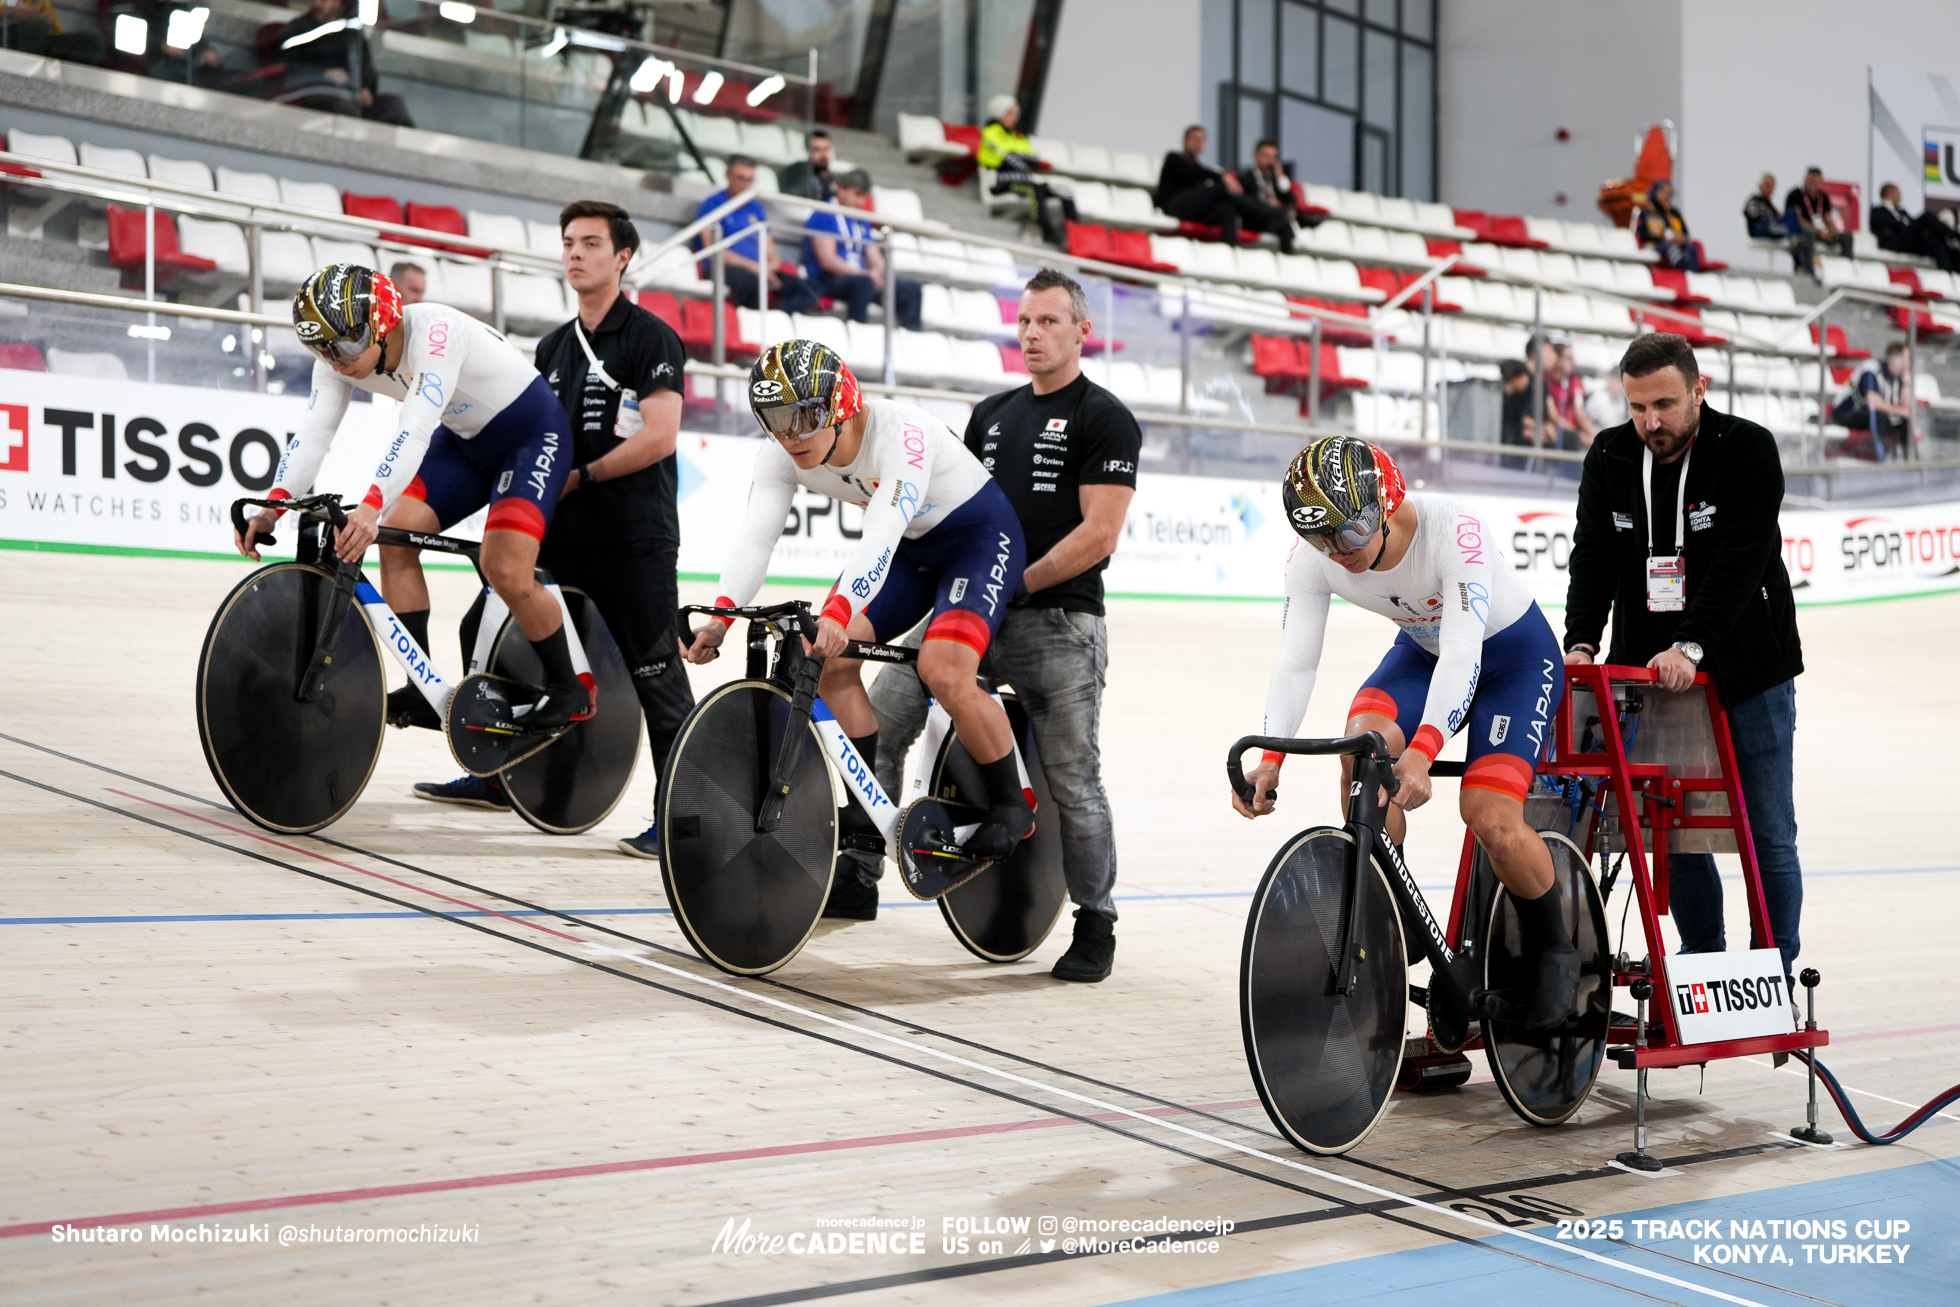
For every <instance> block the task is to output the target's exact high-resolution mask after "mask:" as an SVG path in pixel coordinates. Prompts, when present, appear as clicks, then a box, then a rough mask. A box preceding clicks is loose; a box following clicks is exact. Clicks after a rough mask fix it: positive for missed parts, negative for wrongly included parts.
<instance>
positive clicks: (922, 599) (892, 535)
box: [687, 340, 1033, 857]
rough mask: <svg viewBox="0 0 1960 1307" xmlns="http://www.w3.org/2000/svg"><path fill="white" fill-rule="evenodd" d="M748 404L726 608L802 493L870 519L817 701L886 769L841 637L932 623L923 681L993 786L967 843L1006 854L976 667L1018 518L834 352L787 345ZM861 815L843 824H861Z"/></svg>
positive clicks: (925, 418) (1005, 809) (1001, 764)
mask: <svg viewBox="0 0 1960 1307" xmlns="http://www.w3.org/2000/svg"><path fill="white" fill-rule="evenodd" d="M749 403H750V406H751V407H752V408H753V409H754V410H755V414H756V420H757V421H758V422H760V423H761V424H762V426H763V429H764V430H765V431H767V432H769V433H770V435H771V437H772V439H770V440H769V441H768V442H767V443H766V444H765V445H763V447H762V448H761V449H760V450H759V451H757V454H756V460H755V479H754V482H753V484H752V485H751V486H750V488H749V504H748V511H747V513H746V515H745V516H744V518H743V520H742V526H741V528H740V531H739V534H738V535H737V537H736V540H735V543H734V545H733V547H732V548H731V549H730V550H729V554H728V560H727V562H726V563H725V564H724V566H723V568H722V574H721V597H720V598H718V599H717V600H716V601H715V604H716V606H717V607H723V608H734V607H740V606H742V605H744V604H747V603H748V602H749V601H750V600H751V599H753V598H754V597H755V593H756V591H758V590H760V589H761V588H762V581H763V576H764V573H765V572H766V571H767V569H768V565H769V555H770V552H771V551H772V550H773V549H774V547H775V544H776V541H777V540H778V539H779V538H781V536H782V533H783V520H784V518H785V517H786V516H787V515H788V513H789V510H790V504H791V501H792V498H793V496H794V495H795V493H796V489H797V487H798V486H801V487H803V488H804V489H806V490H810V491H814V492H815V493H817V494H820V495H827V496H829V497H830V498H832V499H837V500H841V501H843V502H845V503H849V504H856V505H858V506H860V507H861V508H863V509H864V526H863V535H862V536H860V537H859V539H858V542H857V547H856V548H855V549H854V550H853V551H852V554H851V558H850V561H849V562H848V563H847V564H846V565H845V567H844V571H843V574H842V575H841V576H839V577H838V579H837V584H836V585H835V586H833V587H832V588H831V592H830V595H829V596H828V598H827V599H826V600H825V602H824V606H823V611H822V614H821V616H820V617H819V618H818V620H817V639H816V641H815V642H814V644H813V646H812V648H813V650H814V652H815V653H817V654H818V655H820V656H821V657H823V658H824V659H825V662H824V668H823V674H822V680H821V682H820V683H819V687H818V688H819V693H820V694H821V695H822V696H823V700H824V703H825V704H826V705H828V707H829V708H830V711H831V713H832V715H833V716H835V717H836V719H837V724H838V725H839V726H841V727H842V728H843V729H844V733H845V734H846V735H848V736H850V737H851V741H852V743H853V744H854V745H855V746H856V747H857V750H858V752H859V753H860V754H862V755H863V757H864V760H865V762H866V764H867V765H875V763H876V758H877V732H878V715H877V713H876V712H875V711H874V710H873V709H872V707H871V700H870V698H869V697H868V696H867V695H866V694H865V692H864V684H863V681H862V680H861V679H860V669H861V668H862V666H863V660H861V659H856V658H840V657H837V656H836V655H838V654H841V653H842V652H843V650H844V642H845V641H846V640H847V639H850V640H877V639H879V638H881V637H883V638H891V637H895V636H898V635H900V634H902V633H903V632H905V631H908V630H910V629H911V628H912V627H913V626H914V625H915V624H916V623H917V622H918V621H919V619H920V618H922V617H924V616H926V614H927V613H931V614H932V620H931V622H930V623H929V624H928V625H927V627H926V634H925V641H924V643H923V644H922V645H921V646H920V648H919V679H920V680H922V681H924V682H925V684H926V686H927V688H928V689H930V690H931V692H932V694H933V696H934V697H935V698H937V699H938V700H939V702H940V703H941V704H942V705H943V706H944V707H945V709H946V712H947V715H948V716H950V717H951V718H952V719H953V728H954V730H955V731H957V732H958V733H959V738H960V743H961V744H962V745H964V746H965V747H966V750H967V752H968V753H969V754H971V755H972V757H973V759H974V761H975V762H977V763H979V765H980V770H981V772H982V773H983V774H984V776H985V777H986V782H987V797H988V800H989V803H990V807H989V810H988V815H987V820H986V821H985V822H983V823H981V826H980V829H979V830H978V831H976V832H975V833H974V835H973V836H972V838H971V839H969V840H968V841H967V842H966V844H965V845H964V846H963V849H964V851H965V852H966V853H967V854H968V855H969V856H972V857H1004V856H1006V854H1008V853H1010V852H1012V851H1013V848H1014V846H1015V844H1017V843H1019V841H1020V840H1021V839H1022V838H1024V837H1025V836H1026V835H1027V833H1028V832H1029V831H1030V830H1031V829H1033V814H1032V812H1031V811H1030V808H1029V801H1028V796H1027V795H1026V793H1025V792H1024V791H1023V790H1022V788H1021V781H1020V773H1019V770H1018V768H1017V767H1016V765H1015V761H1014V751H1013V744H1014V740H1013V734H1012V732H1011V730H1010V728H1009V726H1008V724H1007V715H1006V714H1005V713H1004V712H1002V711H1001V708H1000V705H999V704H998V703H996V702H995V701H994V700H993V698H992V697H991V696H989V695H987V694H985V693H983V692H982V691H981V690H980V689H979V687H978V685H977V684H976V682H975V677H976V676H977V675H978V673H979V670H980V657H981V655H982V654H984V653H985V652H986V651H987V645H988V644H989V643H990V642H991V641H992V639H993V637H994V635H995V633H996V632H998V631H999V630H1000V621H1001V618H1002V617H1003V616H1004V615H1005V614H1006V612H1007V601H1008V600H1009V599H1010V598H1012V597H1013V595H1014V592H1015V590H1016V589H1018V588H1019V586H1020V584H1021V568H1022V566H1023V564H1024V563H1025V561H1026V557H1027V554H1026V548H1025V546H1024V544H1023V542H1022V538H1021V524H1020V519H1019V518H1017V517H1016V516H1015V514H1014V507H1013V505H1012V504H1010V503H1009V502H1008V499H1007V495H1006V493H1005V492H1004V491H1002V490H1001V488H1000V487H999V486H998V485H996V484H995V483H994V480H993V478H992V477H990V476H988V475H987V470H986V469H985V468H984V467H982V466H981V465H980V461H979V460H978V459H976V458H975V457H974V456H973V454H972V453H971V452H970V451H969V450H968V449H967V447H966V446H965V444H963V443H962V442H961V441H960V439H959V438H958V437H957V436H955V435H954V434H953V433H952V432H950V431H948V430H947V429H946V427H945V425H944V424H943V423H941V422H940V421H939V420H938V419H937V418H935V417H933V416H932V415H931V414H929V413H927V412H925V411H924V410H923V409H918V408H914V407H912V406H911V405H909V404H898V403H888V402H886V401H883V400H866V399H864V398H863V396H862V394H861V392H860V391H859V389H858V384H857V378H855V377H854V376H852V375H851V370H850V368H848V367H846V366H845V364H844V361H843V360H842V359H840V358H838V357H837V356H836V355H835V354H833V353H832V352H831V351H830V350H829V349H828V348H826V347H825V346H823V345H820V344H818V343H816V342H815V341H809V340H792V341H786V342H784V343H783V344H781V345H777V346H774V347H772V348H770V349H769V350H767V351H766V352H764V354H763V356H762V358H761V359H759V360H757V362H756V365H755V368H754V369H753V371H752V372H751V373H750V376H749ZM728 625H729V622H728V620H727V619H725V618H717V619H715V620H714V621H712V622H710V623H709V624H708V625H707V626H706V627H703V628H702V629H701V630H700V631H697V632H695V633H694V639H693V642H692V644H691V646H690V647H689V648H688V650H687V658H688V660H689V661H690V662H695V663H704V662H707V661H708V660H709V659H710V658H713V657H714V656H715V651H716V649H717V647H718V646H719V645H720V644H721V642H722V638H723V636H724V635H725V634H726V632H727V630H728ZM857 820H858V814H857V811H856V808H855V806H852V807H850V808H847V809H846V821H847V822H856V821H857Z"/></svg>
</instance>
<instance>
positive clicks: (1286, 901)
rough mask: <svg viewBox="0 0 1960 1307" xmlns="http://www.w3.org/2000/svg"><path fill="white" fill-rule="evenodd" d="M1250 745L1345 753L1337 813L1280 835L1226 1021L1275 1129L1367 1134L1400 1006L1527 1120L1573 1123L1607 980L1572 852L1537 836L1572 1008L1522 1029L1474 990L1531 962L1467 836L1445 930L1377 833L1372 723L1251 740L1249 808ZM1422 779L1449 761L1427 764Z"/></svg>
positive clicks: (1594, 900)
mask: <svg viewBox="0 0 1960 1307" xmlns="http://www.w3.org/2000/svg"><path fill="white" fill-rule="evenodd" d="M1250 749H1270V750H1274V751H1276V752H1279V753H1288V754H1318V755H1335V756H1341V755H1345V756H1350V757H1352V758H1353V759H1354V777H1353V782H1352V784H1351V785H1350V786H1349V788H1348V806H1347V813H1346V822H1345V825H1342V826H1316V827H1313V828H1311V829H1309V830H1305V831H1302V832H1301V833H1299V834H1298V835H1295V836H1293V837H1292V838H1291V839H1289V840H1288V841H1287V842H1286V843H1285V844H1283V845H1281V847H1280V850H1279V852H1278V853H1277V854H1275V855H1274V857H1273V860H1272V862H1271V864H1270V865H1269V866H1268V867H1267V869H1266V874H1265V876H1264V878H1263V879H1262V880H1261V881H1260V883H1259V888H1258V890H1257V891H1256V892H1255V893H1254V895H1253V900H1252V910H1251V913H1250V915H1249V916H1248V918H1247V921H1246V930H1245V945H1244V951H1243V954H1242V957H1241V962H1240V970H1239V1017H1240V1026H1241V1029H1242V1032H1243V1034H1244V1038H1245V1051H1246V1061H1247V1064H1248V1065H1249V1067H1250V1068H1251V1071H1252V1079H1253V1083H1254V1085H1255V1086H1257V1088H1258V1091H1259V1098H1260V1101H1261V1102H1263V1103H1264V1104H1265V1106H1266V1112H1267V1114H1268V1115H1269V1116H1270V1117H1271V1118H1272V1121H1273V1124H1274V1125H1275V1126H1277V1127H1279V1129H1280V1131H1281V1133H1283V1134H1284V1135H1285V1136H1286V1137H1287V1138H1288V1139H1290V1140H1292V1141H1293V1142H1294V1143H1295V1144H1297V1145H1298V1146H1299V1147H1301V1148H1303V1149H1305V1150H1307V1151H1308V1152H1313V1153H1322V1154H1336V1153H1345V1152H1347V1151H1349V1150H1351V1149H1353V1148H1355V1147H1356V1146H1357V1145H1359V1144H1360V1143H1361V1142H1362V1141H1363V1140H1364V1139H1366V1138H1367V1137H1368V1134H1369V1132H1370V1131H1372V1130H1373V1129H1374V1128H1375V1125H1376V1123H1377V1122H1379V1121H1380V1120H1381V1118H1382V1116H1383V1114H1384V1113H1385V1112H1386V1111H1387V1109H1388V1102H1389V1095H1390V1093H1391V1092H1392V1091H1393V1090H1394V1089H1395V1087H1396V1083H1397V1080H1398V1078H1399V1076H1400V1073H1401V1070H1402V1062H1403V1058H1404V1056H1405V1054H1406V1052H1407V1043H1408V1041H1407V1039H1406V1032H1407V1023H1408V1005H1409V1004H1410V1003H1412V1002H1413V1003H1415V1004H1416V1005H1417V1006H1420V1007H1424V1008H1426V1009H1427V1012H1428V1016H1429V1031H1430V1035H1429V1040H1430V1042H1433V1043H1434V1045H1435V1047H1436V1048H1437V1049H1439V1050H1441V1051H1442V1052H1444V1053H1448V1054H1455V1053H1458V1052H1460V1051H1461V1050H1464V1049H1466V1048H1471V1047H1474V1046H1475V1044H1477V1043H1478V1042H1481V1043H1482V1045H1483V1048H1484V1053H1485V1057H1486V1059H1487V1060H1488V1062H1489V1064H1490V1069H1491V1074H1492V1076H1493V1077H1494V1078H1495V1079H1496V1081H1497V1084H1498V1088H1499V1090H1500V1091H1501V1092H1502V1093H1503V1095H1504V1097H1505V1100H1506V1101H1507V1102H1508V1103H1509V1104H1510V1105H1511V1108H1512V1110H1513V1111H1515V1112H1516V1113H1517V1114H1518V1115H1519V1116H1520V1117H1522V1118H1523V1119H1524V1120H1526V1121H1528V1122H1530V1123H1531V1124H1533V1125H1540V1126H1551V1125H1558V1124H1560V1123H1562V1122H1564V1121H1567V1120H1569V1119H1571V1117H1572V1115H1573V1114H1574V1113H1575V1112H1577V1111H1578V1110H1579V1107H1580V1106H1581V1105H1582V1104H1583V1103H1584V1102H1585V1100H1586V1097H1587V1095H1588V1094H1589V1093H1591V1091H1592V1086H1593V1082H1594V1081H1595V1080H1596V1079H1597V1078H1598V1075H1599V1070H1600V1067H1601V1065H1602V1064H1603V1062H1604V1060H1605V1056H1606V1047H1607V1039H1608V1031H1609V1024H1610V1021H1611V1016H1612V1013H1611V1003H1612V985H1613V965H1612V959H1611V958H1610V957H1609V956H1608V953H1607V925H1606V909H1605V902H1604V900H1603V899H1602V897H1601V895H1600V892H1599V888H1598V886H1597V885H1596V884H1595V883H1594V881H1593V876H1592V872H1591V869H1590V868H1589V867H1588V866H1587V864H1586V859H1585V856H1584V855H1583V854H1582V853H1581V852H1580V851H1579V849H1578V847H1577V846H1576V845H1574V844H1573V843H1572V841H1571V840H1569V839H1567V838H1566V837H1565V836H1564V835H1562V834H1559V833H1557V832H1555V831H1541V832H1540V835H1541V836H1542V838H1543V839H1544V841H1545V845H1546V847H1547V848H1548V849H1549V850H1550V852H1551V855H1552V868H1553V875H1554V877H1555V879H1556V880H1557V882H1558V888H1559V890H1560V892H1561V894H1562V896H1563V903H1564V905H1565V910H1566V927H1567V930H1568V931H1569V932H1570V935H1571V938H1572V943H1573V947H1574V949H1576V950H1577V952H1578V954H1579V957H1580V960H1581V966H1580V977H1579V989H1578V1001H1577V1003H1576V1005H1575V1015H1574V1016H1573V1017H1572V1018H1571V1019H1570V1020H1568V1021H1567V1022H1566V1023H1565V1024H1564V1025H1561V1026H1558V1027H1555V1028H1553V1029H1551V1030H1544V1031H1534V1030H1527V1029H1526V1028H1525V1027H1524V1026H1523V1025H1522V1024H1521V1023H1517V1022H1512V1021H1507V1020H1502V1019H1499V1018H1497V1017H1494V1016H1491V1015H1489V1014H1488V1013H1487V1012H1486V1011H1485V998H1486V996H1487V995H1491V994H1498V993H1503V992H1505V991H1507V990H1517V989H1522V988H1525V987H1527V986H1529V985H1530V984H1531V983H1532V982H1533V978H1534V975H1535V965H1534V964H1535V961H1536V959H1535V958H1532V957H1528V956H1526V955H1525V951H1524V948H1523V945H1522V938H1521V930H1520V922H1519V920H1518V915H1517V911H1516V909H1515V908H1514V907H1513V906H1512V905H1511V900H1510V894H1509V892H1508V891H1507V890H1505V889H1504V887H1503V886H1502V885H1501V884H1499V883H1498V881H1497V878H1496V875H1495V873H1494V872H1493V871H1492V869H1491V865H1490V860H1489V858H1488V856H1487V855H1486V854H1485V853H1484V852H1483V850H1482V849H1481V848H1479V849H1477V850H1476V851H1475V854H1474V860H1473V862H1472V866H1471V869H1470V874H1469V876H1468V877H1467V878H1459V887H1458V895H1457V901H1456V903H1455V904H1454V905H1453V908H1452V911H1451V914H1450V920H1451V922H1452V923H1456V925H1455V926H1454V928H1453V929H1452V928H1446V927H1445V926H1443V925H1440V924H1438V922H1437V921H1436V918H1435V917H1434V916H1433V915H1431V913H1430V911H1429V907H1428V904H1427V903H1425V902H1424V901H1423V896H1422V894H1421V892H1420V891H1419V890H1418V889H1417V888H1416V882H1415V878H1414V876H1413V875H1411V874H1410V871H1409V868H1408V865H1407V864H1406V863H1405V862H1404V861H1403V860H1402V856H1401V854H1400V853H1399V852H1398V851H1397V850H1396V849H1395V847H1394V846H1393V845H1392V844H1390V843H1389V840H1388V837H1387V835H1386V834H1385V831H1384V825H1383V823H1384V819H1385V816H1386V812H1387V809H1386V805H1385V801H1384V800H1385V797H1386V796H1388V795H1393V794H1394V793H1395V792H1396V791H1397V790H1398V789H1399V788H1400V784H1399V782H1398V781H1397V780H1396V779H1395V775H1394V772H1393V760H1392V759H1391V758H1389V756H1388V750H1387V745H1386V743H1385V742H1384V740H1383V739H1382V736H1381V735H1380V734H1379V733H1378V732H1374V731H1369V732H1365V733H1363V734H1361V735H1352V736H1347V737H1345V738H1342V739H1319V740H1314V739H1292V738H1271V737H1265V736H1257V735H1248V736H1246V737H1244V738H1242V739H1240V740H1239V741H1237V742H1236V743H1235V744H1233V745H1232V749H1231V753H1230V754H1229V756H1228V757H1227V758H1226V762H1225V770H1226V774H1227V776H1228V777H1229V778H1230V780H1231V783H1232V788H1233V790H1234V791H1235V792H1236V793H1237V794H1238V795H1239V796H1240V797H1241V798H1242V799H1244V800H1245V801H1246V802H1248V803H1250V802H1251V801H1252V798H1253V789H1252V786H1251V784H1250V783H1249V782H1248V781H1247V780H1246V778H1245V773H1244V770H1243V769H1242V767H1241V765H1240V759H1241V757H1242V756H1243V755H1244V754H1245V752H1246V751H1247V750H1250ZM1430 774H1431V775H1432V776H1450V775H1461V774H1462V768H1461V765H1460V764H1451V763H1438V764H1436V766H1434V767H1433V768H1431V771H1430ZM1405 922H1406V923H1408V927H1409V930H1410V932H1411V933H1412V934H1413V935H1414V936H1415V937H1417V938H1419V939H1420V940H1421V941H1422V952H1423V955H1424V956H1426V957H1427V958H1428V960H1429V963H1430V979H1429V984H1428V986H1427V988H1426V989H1417V988H1414V987H1412V986H1411V985H1410V984H1409V979H1408V969H1409V958H1408V954H1407V947H1406V945H1405V938H1404V929H1403V923H1405ZM1479 1027H1480V1029H1479ZM1417 1042H1418V1043H1419V1044H1420V1043H1421V1042H1422V1041H1417ZM1459 1065H1460V1068H1461V1074H1460V1076H1459V1077H1458V1078H1457V1079H1458V1082H1460V1080H1461V1079H1462V1078H1467V1077H1468V1074H1469V1063H1468V1062H1467V1060H1466V1061H1461V1062H1460V1063H1459Z"/></svg>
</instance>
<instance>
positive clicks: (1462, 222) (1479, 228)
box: [1450, 209, 1490, 242]
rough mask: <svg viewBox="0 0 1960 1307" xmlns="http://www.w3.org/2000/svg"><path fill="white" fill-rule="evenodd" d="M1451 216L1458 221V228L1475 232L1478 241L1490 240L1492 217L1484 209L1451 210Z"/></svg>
mask: <svg viewBox="0 0 1960 1307" xmlns="http://www.w3.org/2000/svg"><path fill="white" fill-rule="evenodd" d="M1450 216H1451V217H1453V218H1455V219H1456V225H1457V226H1459V227H1468V228H1469V229H1470V230H1471V231H1473V232H1475V233H1476V234H1477V236H1476V238H1477V239H1478V240H1480V241H1486V242H1487V241H1489V240H1490V215H1489V214H1487V213H1485V212H1484V211H1483V210H1482V209H1451V210H1450Z"/></svg>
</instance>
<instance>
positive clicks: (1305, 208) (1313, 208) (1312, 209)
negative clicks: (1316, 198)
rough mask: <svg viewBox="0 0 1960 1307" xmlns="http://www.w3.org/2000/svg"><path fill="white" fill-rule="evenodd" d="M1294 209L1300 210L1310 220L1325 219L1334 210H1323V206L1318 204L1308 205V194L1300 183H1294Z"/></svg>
mask: <svg viewBox="0 0 1960 1307" xmlns="http://www.w3.org/2000/svg"><path fill="white" fill-rule="evenodd" d="M1293 207H1294V208H1295V209H1296V210H1298V211H1299V212H1300V214H1301V215H1302V216H1303V217H1308V218H1325V217H1326V216H1327V215H1329V214H1330V213H1332V212H1333V210H1332V209H1328V208H1323V207H1322V206H1321V205H1318V204H1308V203H1307V192H1306V191H1305V190H1304V189H1303V188H1302V187H1301V185H1300V183H1299V182H1294V183H1293Z"/></svg>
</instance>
